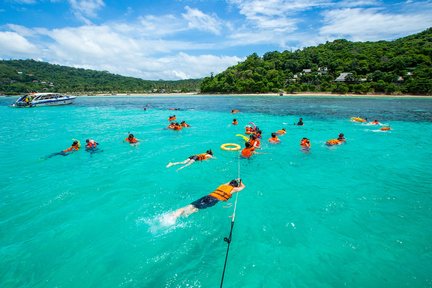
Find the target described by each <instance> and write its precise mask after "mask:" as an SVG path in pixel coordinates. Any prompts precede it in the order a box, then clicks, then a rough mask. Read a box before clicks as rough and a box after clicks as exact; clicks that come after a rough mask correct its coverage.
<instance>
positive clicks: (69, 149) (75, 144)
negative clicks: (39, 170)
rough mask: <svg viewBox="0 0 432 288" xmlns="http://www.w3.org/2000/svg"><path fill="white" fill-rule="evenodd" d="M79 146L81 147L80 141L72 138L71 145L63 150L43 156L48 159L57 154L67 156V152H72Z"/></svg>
mask: <svg viewBox="0 0 432 288" xmlns="http://www.w3.org/2000/svg"><path fill="white" fill-rule="evenodd" d="M80 148H81V143H80V141H78V140H74V141H73V142H72V145H71V146H70V147H69V148H67V149H65V150H63V151H60V152H57V153H52V154H51V155H48V156H47V157H45V158H46V159H49V158H51V157H54V156H57V155H61V156H68V155H69V154H72V153H73V152H75V151H78V150H79V149H80Z"/></svg>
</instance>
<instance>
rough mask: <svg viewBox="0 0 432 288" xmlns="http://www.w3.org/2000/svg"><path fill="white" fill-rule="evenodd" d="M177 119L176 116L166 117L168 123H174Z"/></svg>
mask: <svg viewBox="0 0 432 288" xmlns="http://www.w3.org/2000/svg"><path fill="white" fill-rule="evenodd" d="M176 119H177V117H176V115H171V116H169V117H168V121H170V122H171V121H175V120H176Z"/></svg>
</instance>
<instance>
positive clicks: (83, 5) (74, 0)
mask: <svg viewBox="0 0 432 288" xmlns="http://www.w3.org/2000/svg"><path fill="white" fill-rule="evenodd" d="M68 2H69V4H70V5H71V8H72V12H73V14H74V15H75V16H76V17H77V18H78V19H79V20H81V21H83V22H84V23H86V24H90V23H91V22H90V20H89V19H88V18H95V17H97V12H98V10H100V9H102V8H103V7H104V6H105V3H104V1H103V0H68Z"/></svg>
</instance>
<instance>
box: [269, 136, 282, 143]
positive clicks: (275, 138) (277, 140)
mask: <svg viewBox="0 0 432 288" xmlns="http://www.w3.org/2000/svg"><path fill="white" fill-rule="evenodd" d="M269 142H270V143H279V142H280V140H279V138H277V137H274V138H273V137H271V138H270V139H269Z"/></svg>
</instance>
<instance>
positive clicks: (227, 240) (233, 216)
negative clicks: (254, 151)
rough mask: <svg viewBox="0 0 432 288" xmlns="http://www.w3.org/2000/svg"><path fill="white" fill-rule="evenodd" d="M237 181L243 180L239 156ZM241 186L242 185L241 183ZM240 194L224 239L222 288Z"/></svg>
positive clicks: (235, 202)
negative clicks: (225, 243)
mask: <svg viewBox="0 0 432 288" xmlns="http://www.w3.org/2000/svg"><path fill="white" fill-rule="evenodd" d="M237 176H238V178H237V179H241V178H240V155H239V156H238V161H237ZM239 184H240V183H239ZM238 194H239V193H238V192H237V193H236V199H235V201H234V211H233V214H232V215H231V229H230V233H229V236H228V237H225V238H224V241H225V242H227V244H228V246H227V251H226V255H225V263H224V267H223V271H222V279H221V283H220V287H221V288H222V286H223V281H224V277H225V269H226V265H227V261H228V252H229V248H230V244H231V240H232V231H233V228H234V221H235V215H236V209H237V200H238Z"/></svg>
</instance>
